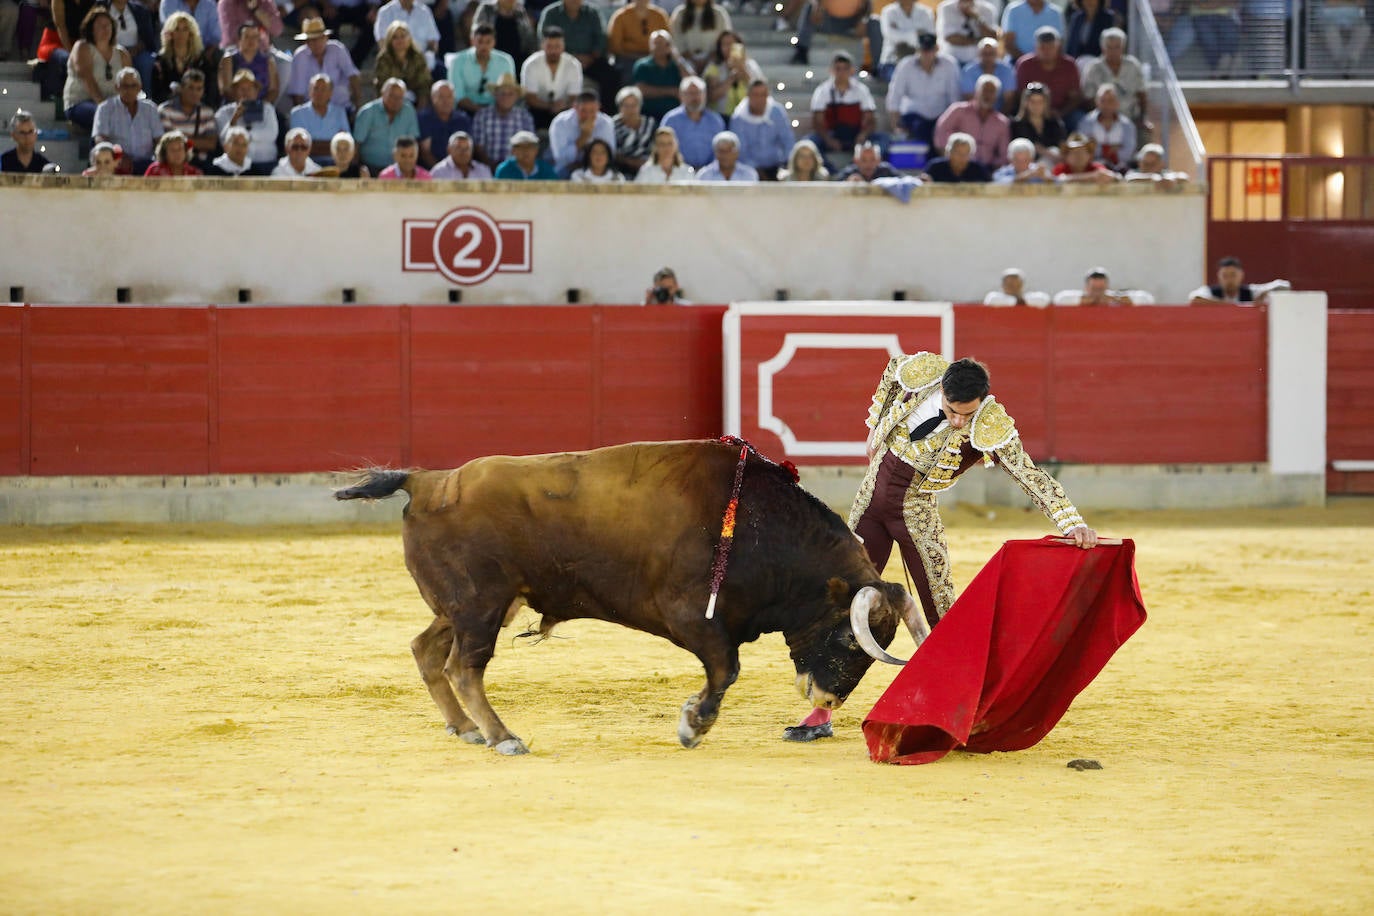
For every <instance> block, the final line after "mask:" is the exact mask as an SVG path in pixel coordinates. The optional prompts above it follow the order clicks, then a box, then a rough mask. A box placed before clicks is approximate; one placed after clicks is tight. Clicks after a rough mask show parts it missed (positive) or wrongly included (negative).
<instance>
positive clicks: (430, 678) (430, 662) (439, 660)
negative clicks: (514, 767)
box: [410, 616, 485, 744]
mask: <svg viewBox="0 0 1374 916" xmlns="http://www.w3.org/2000/svg"><path fill="white" fill-rule="evenodd" d="M454 642H455V640H454V636H453V627H452V626H451V625H450V624H449V620H448V618H447V617H444V616H439V617H435V618H434V622H433V623H431V624H430V625H429V628H428V629H427V630H425V631H424V632H423V633H421V634H420V635H419V636H417V637H415V638H414V639H412V640H411V641H410V651H411V654H412V655H414V656H415V664H416V665H418V666H419V668H420V677H421V678H423V679H424V682H425V686H426V687H427V688H429V695H430V696H431V697H433V698H434V704H435V705H436V706H438V707H439V711H440V712H441V713H443V714H444V723H445V724H446V725H447V726H448V733H449V734H450V735H457V736H458V737H459V738H461V739H463V740H464V741H466V742H468V743H469V744H481V743H483V741H484V740H485V739H484V738H483V737H482V733H481V731H479V730H478V728H477V725H476V723H474V722H473V721H472V719H470V718H468V714H467V713H465V712H463V707H462V706H460V705H459V703H458V698H457V697H456V696H454V695H453V688H452V687H450V686H449V682H448V678H447V677H445V676H444V663H445V662H447V661H448V657H449V654H450V653H451V652H452V651H453V646H454Z"/></svg>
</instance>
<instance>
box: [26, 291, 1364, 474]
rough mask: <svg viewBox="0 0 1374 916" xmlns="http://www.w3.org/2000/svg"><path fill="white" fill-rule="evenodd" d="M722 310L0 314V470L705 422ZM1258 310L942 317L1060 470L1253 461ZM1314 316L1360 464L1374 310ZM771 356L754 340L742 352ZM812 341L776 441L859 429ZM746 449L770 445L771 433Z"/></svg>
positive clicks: (867, 361)
mask: <svg viewBox="0 0 1374 916" xmlns="http://www.w3.org/2000/svg"><path fill="white" fill-rule="evenodd" d="M723 311H724V309H723V308H722V307H719V306H696V307H691V308H666V307H665V308H636V307H608V306H550V307H529V308H523V307H469V306H459V307H452V308H449V307H399V308H397V307H362V306H343V307H272V308H269V307H243V308H240V307H228V308H213V307H209V308H141V307H43V306H30V307H23V308H5V309H0V474H6V475H16V474H40V475H59V474H71V475H83V474H92V475H105V474H201V473H250V472H258V473H278V472H294V471H309V470H325V469H331V468H339V467H347V466H350V465H355V464H361V463H368V462H376V463H385V464H393V465H407V464H416V465H423V466H432V467H443V466H452V465H456V464H459V463H461V462H463V461H465V460H467V459H469V458H472V457H475V456H477V455H482V454H490V453H494V452H507V453H510V452H515V453H529V452H539V451H550V450H558V449H571V448H584V447H591V446H596V445H602V444H609V443H613V442H623V441H629V440H634V439H671V438H689V437H711V436H715V435H719V434H720V432H722V406H721V405H722V382H721V365H722V364H721V316H722V313H723ZM865 321H867V319H866V320H865ZM878 321H879V324H881V319H879V320H878ZM931 323H932V326H934V325H935V324H936V322H934V321H932V322H931ZM760 327H761V329H762V330H763V331H764V332H765V335H770V334H771V335H773V337H776V332H777V331H778V328H776V327H771V326H769V325H766V324H765V325H761V326H760ZM806 327H808V328H810V327H811V325H809V324H808V325H807V326H806ZM846 327H847V328H848V329H850V330H853V329H856V328H857V329H859V330H872V328H871V327H869V325H868V324H865V323H864V322H850V323H849V324H848V325H847V326H846ZM1265 327H1266V325H1265V318H1264V313H1263V312H1262V311H1261V310H1258V309H1231V308H1214V309H1199V308H1194V309H1168V308H1154V309H1151V308H1139V309H1049V310H1038V309H988V308H984V307H981V306H960V307H957V308H956V310H955V333H956V350H957V352H959V353H960V354H970V355H973V356H977V357H978V358H980V359H983V360H984V361H986V362H987V363H988V364H989V365H990V366H991V368H992V372H993V383H994V391H996V392H997V395H998V397H999V398H1000V399H1001V400H1002V401H1004V402H1005V403H1006V404H1007V406H1008V409H1009V410H1010V411H1011V412H1012V414H1013V415H1014V416H1015V417H1016V418H1017V422H1018V425H1019V426H1020V429H1021V431H1022V435H1023V437H1024V439H1025V440H1026V443H1027V445H1028V447H1029V448H1030V450H1031V452H1032V454H1034V455H1036V456H1037V457H1042V458H1046V459H1054V460H1058V461H1067V462H1084V463H1132V464H1133V463H1168V462H1233V461H1236V462H1250V461H1256V462H1258V461H1263V460H1264V458H1265V423H1266V419H1265V411H1266V405H1265V372H1264V366H1265V347H1266V341H1265ZM1330 333H1331V351H1330V372H1331V374H1330V379H1331V381H1330V403H1331V410H1330V417H1331V420H1330V430H1329V452H1330V455H1331V457H1332V458H1333V459H1341V458H1354V459H1368V458H1371V457H1374V398H1371V397H1370V396H1369V392H1371V391H1374V369H1371V363H1374V359H1371V358H1370V354H1371V353H1372V352H1374V315H1371V314H1370V313H1354V314H1347V313H1342V312H1333V313H1332V319H1331V332H1330ZM762 340H763V339H762V338H760V341H762ZM905 343H906V341H905V340H904V341H903V344H905ZM924 345H927V346H929V345H930V344H924ZM770 347H772V349H770ZM751 352H753V351H751ZM773 352H776V340H773V341H772V343H770V344H768V345H767V346H763V345H762V344H761V345H760V348H759V349H758V350H757V352H755V353H754V356H755V357H759V356H762V357H763V358H767V356H768V355H770V354H771V353H773ZM832 353H833V354H834V355H835V356H836V358H837V359H838V360H839V362H838V363H837V364H836V366H837V367H838V369H837V368H836V366H832V367H830V368H829V369H826V368H825V367H823V366H821V365H820V364H810V365H806V364H803V363H801V362H799V363H798V365H797V366H796V367H795V370H794V369H792V368H789V369H786V370H783V371H782V372H781V373H779V374H778V376H777V386H778V387H777V390H776V392H775V395H776V397H775V406H776V408H777V411H778V413H779V415H780V416H786V417H787V418H788V420H789V422H795V424H796V426H797V431H798V432H799V436H802V435H804V436H805V437H808V438H822V439H823V438H835V439H839V440H843V439H848V438H854V437H855V435H856V433H857V434H858V435H859V436H860V437H861V435H862V426H861V424H862V422H863V416H864V412H865V410H866V409H867V399H868V396H869V395H870V394H871V392H872V388H873V385H874V384H875V382H876V381H877V378H878V375H879V373H880V372H881V370H882V366H883V363H884V361H885V360H886V356H885V355H884V354H883V353H881V352H878V351H871V350H870V351H858V350H855V351H852V352H851V351H845V350H835V351H832ZM851 387H852V388H853V389H854V391H856V392H857V394H854V395H853V396H852V397H851V396H850V395H849V394H846V395H845V396H844V398H843V399H842V400H843V403H842V404H832V403H831V401H833V400H834V398H833V397H832V395H833V394H834V393H835V392H837V391H841V390H844V391H846V392H847V391H848V390H849V388H851ZM747 402H748V399H746V403H747ZM754 404H755V405H756V404H757V399H756V398H755V400H754ZM758 444H759V446H760V447H761V448H763V449H764V450H765V451H766V452H769V453H770V454H777V455H778V457H782V456H781V454H779V453H778V452H777V450H776V447H777V446H780V442H778V440H776V439H775V438H774V439H770V440H769V441H768V442H764V441H760V442H759V443H758ZM806 460H807V461H808V462H809V463H812V464H831V463H836V461H837V459H834V458H825V457H819V458H811V459H806Z"/></svg>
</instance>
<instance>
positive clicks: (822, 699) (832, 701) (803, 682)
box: [796, 672, 844, 709]
mask: <svg viewBox="0 0 1374 916" xmlns="http://www.w3.org/2000/svg"><path fill="white" fill-rule="evenodd" d="M796 684H797V692H798V693H800V694H801V695H802V696H803V697H805V698H806V699H807V700H809V701H810V702H811V705H813V706H819V707H822V708H824V709H839V708H840V707H841V706H843V705H844V700H842V699H840V698H839V697H837V696H835V694H833V693H831V692H830V691H829V690H822V689H821V688H819V687H817V686H816V677H815V675H813V674H811V673H809V672H807V673H804V674H798V675H797V681H796Z"/></svg>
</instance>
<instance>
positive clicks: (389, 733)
mask: <svg viewBox="0 0 1374 916" xmlns="http://www.w3.org/2000/svg"><path fill="white" fill-rule="evenodd" d="M947 518H948V519H949V521H950V524H951V545H952V549H953V552H954V558H955V561H956V573H957V575H958V579H959V582H961V583H963V582H967V581H968V579H969V578H970V577H971V576H972V574H973V573H974V572H975V571H976V570H977V569H978V567H979V566H981V564H982V563H983V562H984V561H985V560H986V559H987V558H988V557H989V556H991V554H992V553H993V552H994V551H995V550H996V548H997V546H998V545H999V544H1000V542H1001V541H1002V540H1004V539H1008V538H1013V537H1039V536H1041V535H1043V534H1044V533H1046V531H1047V529H1046V527H1045V525H1044V523H1043V520H1042V519H1039V518H1037V517H1036V516H1033V515H1028V514H1023V513H1020V512H1015V513H1010V514H1009V513H1007V512H1005V511H1003V512H1001V513H999V517H998V518H997V519H995V520H989V519H987V518H985V517H983V516H981V515H979V514H978V513H977V512H975V510H974V509H972V508H960V509H955V510H952V511H950V512H948V513H947ZM1092 520H1093V521H1094V522H1095V523H1096V524H1097V525H1098V527H1099V528H1100V529H1101V530H1102V531H1103V532H1104V533H1107V534H1114V535H1126V536H1133V537H1135V538H1136V539H1137V542H1138V544H1139V554H1138V568H1139V573H1140V580H1141V584H1142V589H1143V592H1144V595H1145V601H1146V606H1147V607H1148V609H1149V612H1150V615H1151V617H1150V620H1149V621H1148V622H1147V623H1146V624H1145V626H1144V628H1143V629H1142V630H1141V631H1140V632H1139V633H1138V634H1137V635H1136V636H1135V637H1134V638H1133V639H1132V640H1131V642H1129V643H1127V645H1126V646H1125V647H1124V648H1123V649H1122V651H1121V652H1120V653H1118V655H1117V656H1116V658H1115V659H1114V660H1113V661H1112V663H1111V664H1110V665H1108V667H1107V669H1106V670H1105V671H1104V672H1103V674H1102V675H1101V676H1100V677H1099V678H1098V680H1097V682H1096V683H1095V684H1093V685H1092V686H1091V687H1090V688H1089V689H1088V690H1087V691H1086V692H1085V693H1084V694H1083V695H1082V696H1081V697H1079V699H1078V701H1077V702H1076V703H1075V705H1074V706H1073V708H1071V709H1070V710H1069V713H1068V715H1067V716H1066V717H1065V719H1064V721H1063V722H1062V723H1061V724H1060V726H1059V727H1058V728H1057V729H1056V730H1055V731H1054V732H1053V733H1051V734H1050V736H1049V737H1048V738H1047V739H1046V740H1045V741H1043V742H1042V743H1041V744H1040V745H1038V746H1037V747H1035V748H1032V749H1030V750H1028V751H1024V752H1021V753H1017V754H998V755H990V756H980V755H970V754H953V755H951V756H950V757H948V758H946V759H945V760H944V761H942V762H939V763H936V764H933V765H929V766H923V767H890V766H879V765H876V764H872V763H870V762H869V761H868V758H867V755H866V752H865V749H864V745H863V740H862V736H861V735H860V732H859V729H858V722H859V720H860V719H861V718H862V717H863V714H864V713H865V712H866V711H867V710H868V709H869V708H870V707H871V706H872V704H873V702H874V701H875V700H876V698H877V697H878V695H879V694H880V693H881V692H882V690H883V688H884V687H885V686H886V685H887V684H888V683H889V682H890V680H891V678H892V676H893V673H894V671H895V669H890V668H886V667H885V666H881V665H875V666H874V667H873V669H872V670H871V672H870V674H869V676H868V677H867V679H866V680H865V681H864V683H863V684H862V685H861V686H860V688H859V690H858V691H857V692H856V694H855V695H854V697H853V698H852V699H851V701H850V704H849V705H848V706H846V708H845V709H844V710H842V711H841V712H840V714H839V715H838V716H837V719H836V726H837V734H836V737H835V738H834V739H832V740H829V741H821V742H817V743H815V744H813V745H801V746H799V745H792V744H786V743H784V742H782V741H781V740H780V739H779V734H780V731H781V728H782V726H783V725H786V724H789V723H790V722H792V721H794V720H795V719H796V717H797V716H799V715H800V714H803V713H805V712H806V706H805V704H804V703H803V702H802V701H801V700H800V698H798V697H797V696H796V694H795V693H794V691H793V687H792V669H791V665H790V662H789V661H788V659H787V654H786V650H785V648H784V647H783V644H782V641H781V639H780V638H779V637H777V636H770V637H767V638H765V639H763V640H761V641H760V642H758V643H756V644H753V645H749V646H746V647H745V650H744V653H743V655H744V657H743V665H744V671H743V675H742V676H741V678H740V680H739V682H738V683H737V684H736V685H735V686H734V687H733V688H732V689H731V691H730V693H729V694H728V695H727V696H726V700H725V705H724V708H723V711H722V714H721V718H720V721H719V722H718V723H717V725H716V727H715V730H714V731H712V732H711V734H710V735H709V736H708V737H707V739H706V741H705V742H704V743H703V744H702V746H701V747H700V748H698V749H696V750H694V751H686V750H683V749H682V748H681V747H679V746H678V744H677V740H676V736H675V728H676V721H677V710H678V707H679V706H680V705H681V703H682V701H683V699H685V698H686V697H687V696H688V695H689V694H691V693H694V692H695V691H696V690H698V689H699V687H700V685H701V682H702V675H701V670H700V667H699V665H698V664H697V662H696V661H695V659H693V658H692V657H691V656H689V655H687V654H686V653H685V652H682V651H681V650H679V649H676V648H675V647H673V646H671V645H669V644H668V643H666V642H661V641H658V640H655V639H653V638H651V637H648V636H644V635H642V634H638V633H633V632H630V631H628V630H623V629H618V628H615V627H612V626H609V625H602V624H597V623H589V622H577V623H573V624H570V625H567V626H565V627H563V628H562V629H561V630H560V631H559V632H560V633H561V635H562V636H563V637H565V638H563V639H554V640H550V641H548V642H545V643H544V644H542V645H535V646H530V645H524V644H509V643H507V644H504V645H503V646H502V647H501V648H500V650H498V654H497V657H496V660H495V661H494V662H493V664H492V666H491V668H490V670H489V672H488V677H487V683H488V689H489V691H490V694H491V697H492V702H493V704H494V705H495V706H496V708H497V710H498V711H499V712H500V713H501V714H502V716H503V717H504V719H505V721H506V722H507V724H508V725H510V727H511V728H512V729H513V730H514V731H515V732H516V733H518V734H519V735H520V736H521V737H523V738H524V739H525V740H526V741H527V742H528V743H529V744H530V745H531V747H532V750H533V753H532V754H531V756H529V757H524V758H517V759H506V758H499V757H497V756H496V755H495V754H494V753H492V752H491V751H488V750H486V749H483V748H479V747H472V746H469V745H465V744H461V743H459V742H458V741H457V740H456V739H454V738H450V737H448V736H446V735H445V733H444V731H443V726H442V722H441V720H440V718H439V715H438V712H437V710H436V709H435V708H434V705H433V703H432V702H431V701H430V699H429V696H428V694H427V693H426V692H425V690H424V687H423V685H422V684H421V683H420V680H419V677H418V674H417V673H416V670H415V667H414V664H413V662H412V660H411V657H410V653H409V649H408V643H409V640H410V639H411V637H412V636H414V635H415V634H416V633H418V632H419V631H420V630H421V629H423V628H424V627H425V626H426V625H427V624H428V622H429V619H430V613H429V611H428V610H427V609H426V608H425V607H424V605H423V603H422V602H421V601H420V599H419V597H418V595H417V594H416V593H415V589H414V587H413V585H412V583H411V581H410V578H409V576H408V575H407V573H406V571H405V569H404V566H403V564H402V559H401V544H400V538H399V535H398V532H397V530H396V529H394V528H390V527H388V528H385V529H377V528H372V529H368V530H350V529H343V528H330V529H320V528H274V529H247V530H245V529H233V528H223V527H83V528H74V529H73V528H64V529H35V528H10V529H0V556H3V557H4V560H3V563H2V564H0V615H2V616H0V620H3V632H4V640H3V649H2V650H0V722H3V723H4V728H3V733H0V911H3V912H5V913H44V914H47V913H109V912H137V913H177V914H185V913H216V912H270V913H293V914H294V913H326V912H327V913H333V914H337V913H420V912H440V913H442V912H482V911H488V910H493V911H497V912H569V913H600V912H608V911H616V912H624V911H633V912H655V913H658V914H665V913H678V912H688V911H698V912H702V911H712V912H720V911H724V912H741V911H742V912H818V913H852V912H875V911H904V912H912V911H913V909H914V907H922V908H926V909H927V910H928V911H931V912H952V911H955V910H958V911H965V912H967V911H973V912H998V913H1008V912H1017V913H1020V912H1055V913H1062V912H1066V911H1069V910H1070V909H1071V908H1072V909H1079V910H1085V911H1108V912H1138V911H1145V912H1178V911H1184V910H1187V911H1192V912H1207V913H1228V914H1229V913H1285V914H1286V913H1296V912H1320V913H1338V912H1349V913H1369V912H1371V911H1374V753H1371V751H1372V750H1374V711H1372V709H1371V697H1374V662H1371V651H1370V650H1371V646H1374V606H1372V605H1374V601H1372V600H1371V590H1374V562H1372V561H1371V545H1372V544H1374V500H1364V501H1345V502H1339V503H1336V504H1334V505H1333V506H1331V507H1330V508H1328V509H1327V510H1325V511H1306V510H1303V511H1285V512H1260V511H1252V512H1226V513H1221V512H1208V513H1193V514H1184V513H1159V514H1139V513H1134V514H1127V513H1097V514H1095V515H1094V517H1093V519H1092ZM888 572H889V575H890V576H900V568H899V567H897V566H893V567H889V571H888ZM910 649H911V646H910V641H909V640H908V639H907V637H906V636H905V634H903V635H901V636H900V637H899V640H898V643H897V648H896V651H898V652H899V653H901V654H905V653H908V652H909V651H910ZM1075 757H1092V758H1095V759H1097V760H1099V761H1101V763H1102V765H1103V767H1104V768H1103V769H1102V770H1100V771H1090V772H1076V771H1074V770H1070V769H1067V768H1066V767H1065V763H1066V762H1067V761H1068V760H1070V759H1072V758H1075Z"/></svg>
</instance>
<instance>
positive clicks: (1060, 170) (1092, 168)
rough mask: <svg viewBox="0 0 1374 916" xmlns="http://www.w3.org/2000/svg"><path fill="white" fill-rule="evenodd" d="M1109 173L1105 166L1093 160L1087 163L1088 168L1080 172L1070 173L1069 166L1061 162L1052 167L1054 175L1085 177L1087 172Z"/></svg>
mask: <svg viewBox="0 0 1374 916" xmlns="http://www.w3.org/2000/svg"><path fill="white" fill-rule="evenodd" d="M1109 171H1111V169H1109V168H1107V167H1106V166H1105V165H1103V164H1102V163H1100V162H1098V161H1097V160H1096V159H1094V160H1093V161H1092V162H1089V163H1088V167H1087V168H1086V169H1084V170H1083V171H1081V172H1070V171H1069V164H1068V163H1067V162H1061V163H1059V164H1058V165H1056V166H1055V167H1054V174H1056V175H1086V174H1088V173H1089V172H1109Z"/></svg>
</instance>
